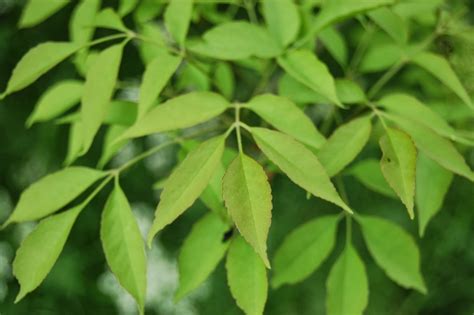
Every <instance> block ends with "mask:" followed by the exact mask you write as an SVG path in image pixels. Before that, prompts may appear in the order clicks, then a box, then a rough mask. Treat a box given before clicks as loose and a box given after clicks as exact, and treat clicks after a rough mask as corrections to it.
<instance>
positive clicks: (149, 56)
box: [138, 22, 167, 65]
mask: <svg viewBox="0 0 474 315" xmlns="http://www.w3.org/2000/svg"><path fill="white" fill-rule="evenodd" d="M139 30H140V34H141V35H142V36H143V37H145V38H148V39H149V40H150V41H142V42H140V45H138V51H139V52H140V57H141V59H142V60H143V62H144V64H145V65H147V64H149V63H150V62H151V61H152V60H153V59H155V58H156V56H158V55H159V54H163V53H164V52H167V49H166V46H167V43H166V42H165V39H164V34H162V29H161V28H160V26H159V25H158V24H156V23H154V22H148V23H145V24H142V25H140V29H139Z"/></svg>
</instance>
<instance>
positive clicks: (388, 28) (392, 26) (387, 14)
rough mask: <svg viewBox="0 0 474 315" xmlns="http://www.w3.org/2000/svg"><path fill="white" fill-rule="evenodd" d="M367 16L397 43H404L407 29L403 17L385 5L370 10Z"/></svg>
mask: <svg viewBox="0 0 474 315" xmlns="http://www.w3.org/2000/svg"><path fill="white" fill-rule="evenodd" d="M368 16H369V17H370V18H371V19H372V20H373V21H374V22H375V24H377V25H378V26H379V27H380V28H381V29H383V30H384V31H385V32H386V33H387V34H388V35H390V36H391V37H392V38H393V39H394V40H395V41H397V43H399V44H405V43H406V41H407V38H408V29H407V25H406V22H405V20H404V19H402V17H401V16H399V15H398V14H397V13H395V12H394V11H392V10H391V9H389V8H387V7H383V8H379V9H377V10H372V11H370V12H369V13H368Z"/></svg>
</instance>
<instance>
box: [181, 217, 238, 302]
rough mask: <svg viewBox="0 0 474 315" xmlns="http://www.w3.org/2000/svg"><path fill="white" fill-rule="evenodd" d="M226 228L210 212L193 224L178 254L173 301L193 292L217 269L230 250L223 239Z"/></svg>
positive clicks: (227, 227) (227, 228)
mask: <svg viewBox="0 0 474 315" xmlns="http://www.w3.org/2000/svg"><path fill="white" fill-rule="evenodd" d="M229 228H230V227H229V225H228V224H226V223H224V222H223V221H222V219H221V218H219V216H218V215H217V214H215V213H212V212H211V213H208V214H206V215H205V216H204V217H203V218H202V219H200V220H199V221H198V222H196V223H195V224H194V226H193V228H192V230H191V232H190V233H189V234H188V236H187V237H186V239H185V240H184V244H183V246H182V247H181V251H180V253H179V258H178V267H179V288H178V290H177V291H176V295H175V296H176V300H179V299H181V298H182V297H184V296H185V295H187V294H188V293H189V292H191V291H192V290H194V289H196V288H197V287H198V286H199V285H200V284H201V283H202V282H204V281H205V280H206V279H207V277H209V275H210V274H211V273H212V271H213V270H214V269H215V268H216V266H217V264H218V263H219V262H220V261H221V259H222V258H223V257H224V255H225V252H226V251H227V248H228V247H229V243H230V242H229V240H225V239H224V236H225V234H226V233H227V232H228V231H229ZM203 249H205V250H203Z"/></svg>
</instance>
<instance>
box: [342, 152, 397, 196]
mask: <svg viewBox="0 0 474 315" xmlns="http://www.w3.org/2000/svg"><path fill="white" fill-rule="evenodd" d="M347 173H348V174H350V175H352V176H354V177H355V178H357V180H359V182H361V183H362V184H363V185H364V186H365V187H367V188H369V189H370V190H373V191H375V192H378V193H379V194H382V195H384V196H387V197H392V198H397V195H396V194H395V192H394V191H393V189H392V188H390V186H389V185H388V183H387V181H386V180H385V178H384V177H383V174H382V170H381V169H380V162H379V161H377V160H376V159H367V160H363V161H360V162H358V163H357V164H356V165H354V166H353V167H352V168H351V169H350V170H349V171H348V172H347Z"/></svg>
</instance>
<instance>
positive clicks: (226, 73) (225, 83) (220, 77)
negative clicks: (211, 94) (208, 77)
mask: <svg viewBox="0 0 474 315" xmlns="http://www.w3.org/2000/svg"><path fill="white" fill-rule="evenodd" d="M214 79H215V80H214V81H215V84H216V87H217V88H218V89H219V91H220V92H221V93H222V95H224V96H225V97H226V98H227V99H228V100H232V99H233V97H234V89H235V78H234V72H233V71H232V67H231V66H230V64H228V63H226V62H218V63H217V65H216V69H215V71H214Z"/></svg>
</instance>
